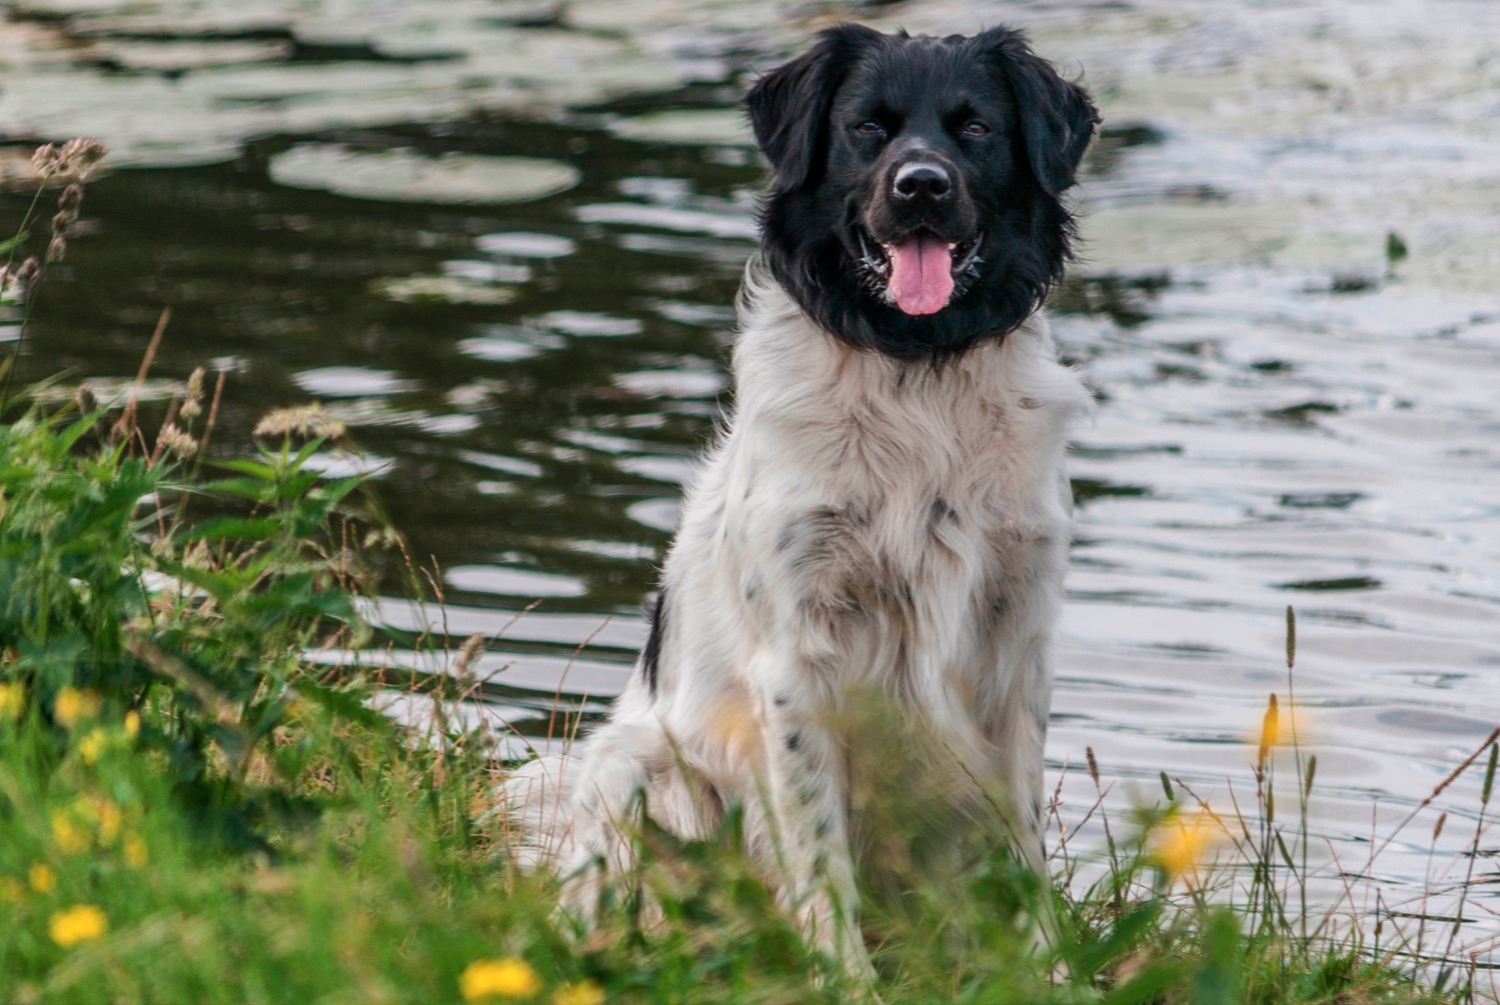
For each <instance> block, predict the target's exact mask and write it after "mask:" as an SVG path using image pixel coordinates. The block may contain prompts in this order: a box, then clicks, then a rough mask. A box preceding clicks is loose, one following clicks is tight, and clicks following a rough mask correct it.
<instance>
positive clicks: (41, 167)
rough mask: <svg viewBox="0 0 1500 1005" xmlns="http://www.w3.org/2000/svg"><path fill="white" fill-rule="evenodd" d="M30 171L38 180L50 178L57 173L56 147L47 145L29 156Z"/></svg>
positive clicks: (38, 148)
mask: <svg viewBox="0 0 1500 1005" xmlns="http://www.w3.org/2000/svg"><path fill="white" fill-rule="evenodd" d="M31 170H32V172H33V173H35V174H36V176H37V177H38V178H50V177H52V175H53V174H54V173H56V171H57V147H56V145H55V144H52V143H47V144H44V145H43V146H39V147H37V148H36V152H35V153H33V154H32V155H31Z"/></svg>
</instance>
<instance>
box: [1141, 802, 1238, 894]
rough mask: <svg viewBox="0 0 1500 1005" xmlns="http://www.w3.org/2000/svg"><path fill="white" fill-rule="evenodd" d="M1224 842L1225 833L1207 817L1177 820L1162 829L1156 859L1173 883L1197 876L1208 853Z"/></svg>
mask: <svg viewBox="0 0 1500 1005" xmlns="http://www.w3.org/2000/svg"><path fill="white" fill-rule="evenodd" d="M1222 840H1224V832H1223V829H1222V828H1221V827H1220V826H1219V824H1218V823H1217V822H1216V821H1215V820H1214V818H1213V817H1212V816H1210V815H1209V814H1207V813H1196V814H1193V815H1192V816H1188V817H1176V818H1174V819H1172V820H1169V821H1167V823H1166V824H1164V825H1163V830H1162V831H1161V832H1159V833H1158V836H1157V840H1156V842H1155V844H1156V847H1155V849H1154V854H1153V857H1154V858H1155V860H1156V864H1157V865H1159V866H1161V868H1162V869H1163V870H1164V871H1165V872H1166V874H1167V876H1168V877H1169V878H1170V879H1174V880H1175V879H1179V878H1182V877H1187V878H1189V879H1192V878H1194V877H1196V876H1197V873H1198V866H1199V865H1201V864H1202V863H1203V861H1204V859H1205V858H1207V857H1208V853H1209V852H1210V851H1211V850H1212V849H1213V847H1214V846H1215V845H1217V844H1218V843H1219V842H1220V841H1222Z"/></svg>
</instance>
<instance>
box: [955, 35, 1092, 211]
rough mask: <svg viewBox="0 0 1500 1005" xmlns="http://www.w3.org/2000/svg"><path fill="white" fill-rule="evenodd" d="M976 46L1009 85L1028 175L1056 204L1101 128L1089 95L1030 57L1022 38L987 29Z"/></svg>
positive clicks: (1050, 66) (1045, 62)
mask: <svg viewBox="0 0 1500 1005" xmlns="http://www.w3.org/2000/svg"><path fill="white" fill-rule="evenodd" d="M974 42H975V44H976V45H977V46H978V47H979V51H980V52H982V53H984V54H986V56H987V57H988V58H989V59H990V60H991V61H992V65H993V66H994V67H995V70H996V72H997V73H999V74H1000V76H1001V77H1002V79H1003V80H1005V82H1006V83H1008V84H1009V85H1010V93H1011V96H1012V97H1013V98H1014V99H1015V102H1016V115H1017V116H1018V117H1019V118H1020V122H1021V138H1022V140H1024V141H1025V144H1026V159H1027V160H1028V161H1029V162H1030V164H1031V172H1032V174H1034V175H1035V176H1036V180H1037V184H1039V185H1041V186H1042V188H1043V190H1045V191H1046V193H1047V194H1048V195H1050V196H1053V197H1054V198H1056V197H1057V196H1058V195H1060V194H1061V193H1062V192H1063V191H1064V190H1065V189H1067V188H1069V187H1070V186H1072V184H1073V182H1074V181H1075V180H1076V178H1077V175H1078V164H1079V162H1080V161H1082V160H1083V152H1084V151H1085V150H1087V149H1088V145H1089V140H1091V139H1093V136H1094V127H1095V126H1097V125H1098V124H1099V122H1100V119H1099V111H1098V109H1096V108H1095V107H1094V102H1093V101H1092V100H1091V99H1090V98H1089V93H1088V92H1087V91H1085V90H1084V89H1083V88H1082V87H1080V86H1079V85H1078V84H1074V83H1071V82H1069V81H1066V80H1064V79H1063V78H1062V77H1060V76H1058V73H1057V70H1056V69H1055V68H1054V67H1053V66H1052V64H1051V63H1049V62H1047V61H1046V60H1045V59H1042V58H1041V57H1040V56H1038V55H1037V54H1036V53H1034V52H1032V51H1031V46H1030V45H1029V44H1028V43H1027V41H1026V36H1025V35H1024V34H1022V33H1021V32H1019V31H1015V30H1012V29H1010V28H991V29H990V30H988V31H986V32H982V33H980V34H979V35H976V36H974Z"/></svg>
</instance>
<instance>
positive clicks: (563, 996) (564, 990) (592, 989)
mask: <svg viewBox="0 0 1500 1005" xmlns="http://www.w3.org/2000/svg"><path fill="white" fill-rule="evenodd" d="M552 1005H604V989H603V988H602V987H600V986H599V982H598V981H580V982H578V983H577V984H564V985H563V986H562V987H560V988H558V989H557V992H556V993H555V994H554V995H553V996H552Z"/></svg>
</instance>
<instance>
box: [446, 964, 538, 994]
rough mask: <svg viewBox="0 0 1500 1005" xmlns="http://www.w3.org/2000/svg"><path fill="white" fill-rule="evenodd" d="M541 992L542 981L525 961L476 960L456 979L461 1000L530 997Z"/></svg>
mask: <svg viewBox="0 0 1500 1005" xmlns="http://www.w3.org/2000/svg"><path fill="white" fill-rule="evenodd" d="M541 989H542V979H541V978H540V977H538V976H537V973H536V971H535V970H533V969H532V968H531V965H530V964H528V963H527V962H526V961H525V960H518V959H516V958H515V957H513V956H507V957H506V958H505V959H503V960H475V961H474V962H473V963H470V964H469V965H468V966H467V967H465V968H464V972H463V973H462V974H460V975H459V978H458V990H459V993H460V994H462V995H463V997H464V1001H470V1002H472V1001H479V1000H481V999H484V998H530V997H531V996H532V995H534V994H536V993H537V992H538V991H540V990H541Z"/></svg>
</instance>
